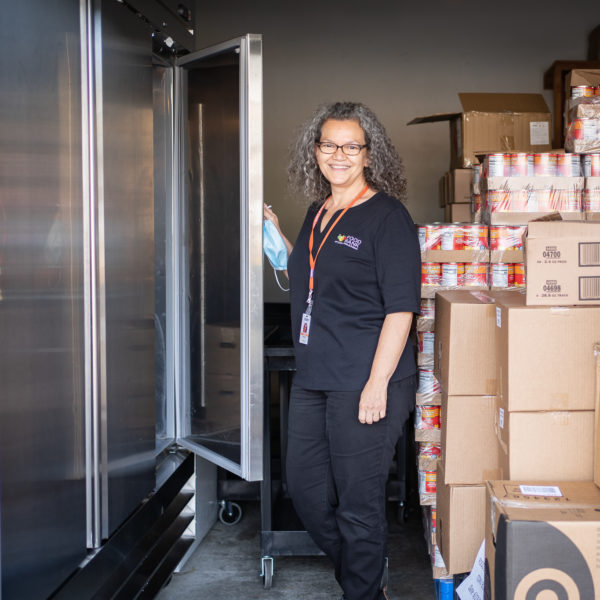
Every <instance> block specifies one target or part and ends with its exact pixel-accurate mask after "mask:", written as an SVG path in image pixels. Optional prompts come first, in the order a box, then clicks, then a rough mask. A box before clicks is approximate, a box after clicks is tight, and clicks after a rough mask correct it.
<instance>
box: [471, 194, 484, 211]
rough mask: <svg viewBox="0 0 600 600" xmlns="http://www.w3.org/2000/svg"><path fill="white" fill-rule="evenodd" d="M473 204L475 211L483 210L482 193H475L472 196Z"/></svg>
mask: <svg viewBox="0 0 600 600" xmlns="http://www.w3.org/2000/svg"><path fill="white" fill-rule="evenodd" d="M471 204H472V206H473V212H474V213H477V212H479V211H481V209H482V205H481V194H473V196H472V197H471Z"/></svg>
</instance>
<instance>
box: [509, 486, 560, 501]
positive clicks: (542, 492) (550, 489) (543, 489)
mask: <svg viewBox="0 0 600 600" xmlns="http://www.w3.org/2000/svg"><path fill="white" fill-rule="evenodd" d="M519 489H520V490H521V494H523V495H524V496H551V497H552V498H561V497H562V492H561V491H560V488H559V487H558V486H556V485H520V486H519Z"/></svg>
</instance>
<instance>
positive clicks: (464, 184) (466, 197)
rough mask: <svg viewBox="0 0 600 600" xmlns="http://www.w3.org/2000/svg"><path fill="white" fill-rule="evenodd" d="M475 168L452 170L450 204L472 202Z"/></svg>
mask: <svg viewBox="0 0 600 600" xmlns="http://www.w3.org/2000/svg"><path fill="white" fill-rule="evenodd" d="M472 184H473V169H454V170H453V171H450V204H471V185H472Z"/></svg>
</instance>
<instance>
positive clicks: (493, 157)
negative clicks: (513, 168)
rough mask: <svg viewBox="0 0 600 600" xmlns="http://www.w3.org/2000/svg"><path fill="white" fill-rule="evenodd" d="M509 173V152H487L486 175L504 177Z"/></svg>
mask: <svg viewBox="0 0 600 600" xmlns="http://www.w3.org/2000/svg"><path fill="white" fill-rule="evenodd" d="M508 175H510V154H488V156H487V176H488V177H504V176H508Z"/></svg>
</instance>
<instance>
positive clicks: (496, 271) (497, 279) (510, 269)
mask: <svg viewBox="0 0 600 600" xmlns="http://www.w3.org/2000/svg"><path fill="white" fill-rule="evenodd" d="M514 284H515V266H514V263H493V264H492V287H493V288H509V287H513V286H514Z"/></svg>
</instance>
